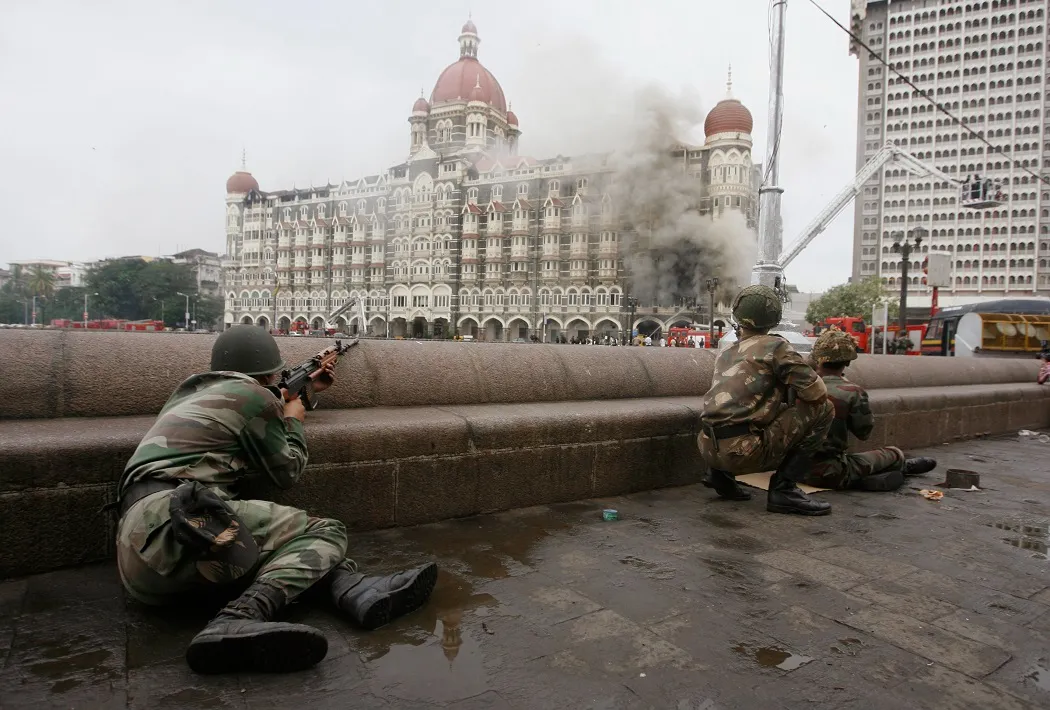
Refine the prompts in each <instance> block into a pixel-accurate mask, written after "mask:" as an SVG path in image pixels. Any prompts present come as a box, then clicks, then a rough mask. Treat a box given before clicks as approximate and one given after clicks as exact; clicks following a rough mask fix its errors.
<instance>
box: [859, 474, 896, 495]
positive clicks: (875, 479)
mask: <svg viewBox="0 0 1050 710" xmlns="http://www.w3.org/2000/svg"><path fill="white" fill-rule="evenodd" d="M903 485H904V474H903V473H901V471H900V470H897V469H894V470H892V471H883V472H882V473H873V474H871V475H870V476H864V477H863V478H861V479H860V485H859V488H860V489H861V490H862V491H874V492H877V493H889V492H890V491H895V490H897V489H898V488H900V487H901V486H903Z"/></svg>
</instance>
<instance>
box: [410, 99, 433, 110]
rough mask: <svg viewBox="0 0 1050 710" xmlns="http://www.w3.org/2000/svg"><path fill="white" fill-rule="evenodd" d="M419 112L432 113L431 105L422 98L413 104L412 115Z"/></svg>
mask: <svg viewBox="0 0 1050 710" xmlns="http://www.w3.org/2000/svg"><path fill="white" fill-rule="evenodd" d="M419 112H422V113H430V104H428V103H427V100H426V99H424V98H423V97H422V96H420V97H419V98H418V99H416V102H415V103H414V104H412V113H419Z"/></svg>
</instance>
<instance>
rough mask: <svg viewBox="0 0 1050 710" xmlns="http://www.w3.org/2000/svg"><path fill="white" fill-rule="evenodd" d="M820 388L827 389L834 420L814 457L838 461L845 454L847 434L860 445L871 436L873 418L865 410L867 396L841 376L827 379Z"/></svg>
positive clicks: (831, 376) (868, 411)
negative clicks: (833, 406) (857, 440)
mask: <svg viewBox="0 0 1050 710" xmlns="http://www.w3.org/2000/svg"><path fill="white" fill-rule="evenodd" d="M824 385H825V386H826V387H827V388H828V399H829V400H830V401H831V403H832V404H834V405H835V419H834V420H833V421H832V422H831V429H830V430H829V431H828V436H827V438H826V439H824V443H823V444H822V445H821V447H820V450H819V453H818V455H819V456H821V457H824V458H826V457H838V456H840V455H842V454H844V453H846V448H847V447H848V446H849V435H850V434H853V435H854V436H855V437H857V438H858V439H860V440H862V441H863V440H865V439H867V438H868V437H869V436H871V431H872V429H874V428H875V415H874V414H872V413H871V407H869V406H868V393H867V392H865V391H864V388H863V387H861V386H860V385H858V384H854V383H852V382H850V381H849V380H847V379H846V378H845V377H843V376H842V375H828V376H827V377H825V378H824Z"/></svg>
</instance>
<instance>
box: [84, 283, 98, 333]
mask: <svg viewBox="0 0 1050 710" xmlns="http://www.w3.org/2000/svg"><path fill="white" fill-rule="evenodd" d="M88 295H91V296H97V295H98V294H97V293H92V294H88V293H87V292H86V291H85V292H84V327H85V328H87V323H88V307H87V302H88Z"/></svg>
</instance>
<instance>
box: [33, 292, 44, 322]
mask: <svg viewBox="0 0 1050 710" xmlns="http://www.w3.org/2000/svg"><path fill="white" fill-rule="evenodd" d="M37 298H39V299H40V300H41V301H46V300H47V298H46V297H44V296H37V295H36V294H34V295H33V325H36V299H37Z"/></svg>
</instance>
